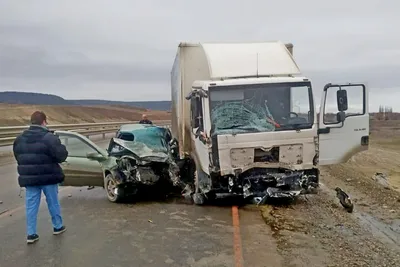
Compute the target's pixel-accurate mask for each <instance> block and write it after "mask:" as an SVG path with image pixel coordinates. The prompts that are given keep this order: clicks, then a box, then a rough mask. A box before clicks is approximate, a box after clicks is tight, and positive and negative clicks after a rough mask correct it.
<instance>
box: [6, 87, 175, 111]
mask: <svg viewBox="0 0 400 267" xmlns="http://www.w3.org/2000/svg"><path fill="white" fill-rule="evenodd" d="M0 103H8V104H29V105H78V106H99V105H101V106H104V105H123V106H131V107H138V108H145V109H151V110H163V111H169V110H171V101H111V100H97V99H88V100H86V99H76V100H75V99H74V100H67V99H64V98H62V97H59V96H57V95H51V94H41V93H28V92H0Z"/></svg>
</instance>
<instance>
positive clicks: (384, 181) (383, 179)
mask: <svg viewBox="0 0 400 267" xmlns="http://www.w3.org/2000/svg"><path fill="white" fill-rule="evenodd" d="M372 179H373V180H374V181H375V182H377V183H379V184H381V185H382V186H383V187H384V188H385V189H390V185H389V182H388V177H387V175H386V174H384V173H381V172H377V173H375V175H374V177H373V178H372Z"/></svg>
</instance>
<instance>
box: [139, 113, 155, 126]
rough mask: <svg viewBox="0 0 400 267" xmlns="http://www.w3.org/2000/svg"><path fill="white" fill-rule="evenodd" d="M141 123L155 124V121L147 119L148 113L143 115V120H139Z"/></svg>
mask: <svg viewBox="0 0 400 267" xmlns="http://www.w3.org/2000/svg"><path fill="white" fill-rule="evenodd" d="M139 123H140V124H153V122H152V121H151V120H149V119H147V115H146V114H143V115H142V120H141V121H139Z"/></svg>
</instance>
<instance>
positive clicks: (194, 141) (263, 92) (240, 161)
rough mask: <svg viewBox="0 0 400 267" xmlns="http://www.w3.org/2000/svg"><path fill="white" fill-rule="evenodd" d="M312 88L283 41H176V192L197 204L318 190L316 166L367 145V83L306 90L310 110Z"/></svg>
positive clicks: (173, 126)
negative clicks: (182, 185)
mask: <svg viewBox="0 0 400 267" xmlns="http://www.w3.org/2000/svg"><path fill="white" fill-rule="evenodd" d="M313 89H314V88H313V86H312V81H311V80H310V79H309V78H307V77H305V76H304V75H302V74H301V71H300V69H299V67H298V65H297V63H296V62H295V60H294V57H293V45H292V44H290V43H289V44H285V43H282V42H280V41H274V42H258V43H250V42H249V43H180V44H179V47H178V51H177V54H176V57H175V61H174V63H173V67H172V70H171V97H172V112H171V115H172V118H171V132H172V135H173V138H174V140H175V142H176V143H177V146H178V148H177V149H178V150H179V159H178V161H179V163H180V166H181V178H182V179H183V180H185V181H186V182H187V183H188V184H189V185H190V186H188V187H187V190H186V192H185V194H186V195H190V196H191V197H192V199H193V200H194V202H195V203H196V204H203V203H206V202H207V201H208V200H211V199H214V198H217V197H225V196H229V195H237V196H241V197H243V198H246V199H247V198H251V199H253V200H255V201H256V202H258V203H260V202H262V201H264V200H265V199H268V198H276V197H294V196H297V195H299V194H302V193H304V194H307V193H311V192H312V191H315V190H313V189H315V188H317V187H318V183H319V170H318V168H319V166H322V165H330V164H338V163H343V162H346V161H347V160H349V159H350V158H351V157H352V156H353V155H355V154H356V153H358V152H360V151H363V150H367V149H368V145H369V114H368V89H367V88H366V86H365V85H364V84H362V83H348V84H332V83H329V84H327V85H325V86H324V87H323V88H315V89H314V90H321V92H322V96H321V101H320V103H321V104H320V107H319V110H317V107H316V100H315V98H314V91H313ZM318 112H319V114H318Z"/></svg>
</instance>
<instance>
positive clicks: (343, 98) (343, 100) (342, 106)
mask: <svg viewBox="0 0 400 267" xmlns="http://www.w3.org/2000/svg"><path fill="white" fill-rule="evenodd" d="M336 99H337V108H338V110H339V111H346V110H347V109H348V103H347V91H346V90H344V89H340V90H338V91H337V92H336Z"/></svg>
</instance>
